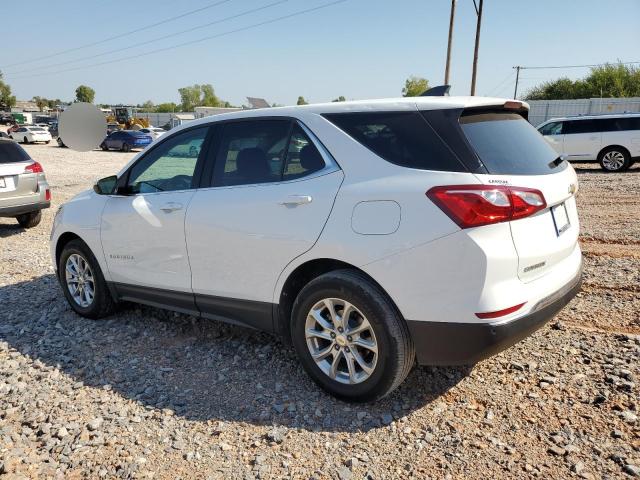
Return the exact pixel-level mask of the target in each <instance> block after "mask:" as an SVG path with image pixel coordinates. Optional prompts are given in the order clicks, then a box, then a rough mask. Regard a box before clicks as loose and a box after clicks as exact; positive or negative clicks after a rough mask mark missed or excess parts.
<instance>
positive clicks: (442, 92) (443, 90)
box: [420, 85, 451, 97]
mask: <svg viewBox="0 0 640 480" xmlns="http://www.w3.org/2000/svg"><path fill="white" fill-rule="evenodd" d="M449 90H451V85H438V86H437V87H432V88H430V89H429V90H425V91H424V92H422V93H421V94H420V96H421V97H448V96H449Z"/></svg>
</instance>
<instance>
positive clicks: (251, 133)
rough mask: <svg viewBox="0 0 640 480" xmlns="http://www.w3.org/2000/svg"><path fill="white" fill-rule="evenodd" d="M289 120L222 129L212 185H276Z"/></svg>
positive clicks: (281, 163)
mask: <svg viewBox="0 0 640 480" xmlns="http://www.w3.org/2000/svg"><path fill="white" fill-rule="evenodd" d="M290 130H291V122H290V121H289V120H251V121H246V122H233V123H228V124H226V125H225V126H224V130H223V132H222V138H221V139H220V143H219V145H220V147H219V149H218V156H217V159H216V168H215V172H214V176H213V184H214V185H215V186H228V185H250V184H254V183H269V182H279V181H280V180H281V177H282V167H283V163H284V159H285V156H286V150H287V140H288V138H289V131H290Z"/></svg>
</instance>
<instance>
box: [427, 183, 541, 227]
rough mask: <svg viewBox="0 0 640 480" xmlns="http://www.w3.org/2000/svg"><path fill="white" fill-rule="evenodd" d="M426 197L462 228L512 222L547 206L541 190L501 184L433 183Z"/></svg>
mask: <svg viewBox="0 0 640 480" xmlns="http://www.w3.org/2000/svg"><path fill="white" fill-rule="evenodd" d="M427 197H429V199H431V201H432V202H433V203H435V204H436V205H437V206H438V207H440V209H441V210H442V211H443V212H444V213H446V214H447V215H448V216H449V218H451V220H453V221H454V222H456V223H457V224H458V226H460V228H471V227H480V226H482V225H490V224H493V223H500V222H509V221H511V220H517V219H519V218H524V217H528V216H530V215H533V214H534V213H536V212H539V211H540V210H543V209H545V208H546V207H547V202H546V201H545V199H544V195H543V194H542V192H541V191H540V190H535V189H533V188H523V187H506V186H502V185H499V186H494V185H448V186H442V187H433V188H431V189H430V190H429V191H428V192H427Z"/></svg>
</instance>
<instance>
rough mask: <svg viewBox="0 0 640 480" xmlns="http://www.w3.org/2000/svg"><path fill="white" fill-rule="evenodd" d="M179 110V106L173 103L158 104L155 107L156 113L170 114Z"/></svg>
mask: <svg viewBox="0 0 640 480" xmlns="http://www.w3.org/2000/svg"><path fill="white" fill-rule="evenodd" d="M179 110H180V108H179V106H178V105H176V104H175V103H173V102H169V103H160V104H158V105H156V113H172V112H176V111H179Z"/></svg>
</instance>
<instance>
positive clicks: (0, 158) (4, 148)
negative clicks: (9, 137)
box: [0, 140, 31, 163]
mask: <svg viewBox="0 0 640 480" xmlns="http://www.w3.org/2000/svg"><path fill="white" fill-rule="evenodd" d="M28 160H31V159H30V158H29V154H28V153H27V152H26V151H25V150H24V148H22V147H21V146H20V145H18V144H17V143H15V142H13V141H2V140H0V163H15V162H25V161H28Z"/></svg>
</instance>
